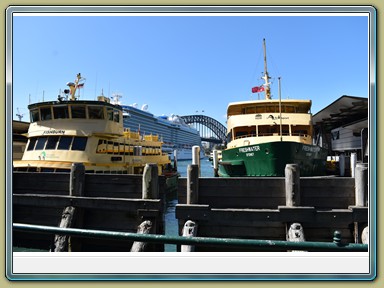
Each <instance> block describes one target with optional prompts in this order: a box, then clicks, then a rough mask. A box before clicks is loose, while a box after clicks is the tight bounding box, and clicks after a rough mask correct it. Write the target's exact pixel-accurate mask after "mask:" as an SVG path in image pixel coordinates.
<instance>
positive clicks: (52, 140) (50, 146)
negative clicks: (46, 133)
mask: <svg viewBox="0 0 384 288" xmlns="http://www.w3.org/2000/svg"><path fill="white" fill-rule="evenodd" d="M59 138H60V137H59V136H50V137H48V141H47V145H46V146H45V149H46V150H54V149H56V146H57V142H58V141H59Z"/></svg>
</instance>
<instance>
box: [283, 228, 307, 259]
mask: <svg viewBox="0 0 384 288" xmlns="http://www.w3.org/2000/svg"><path fill="white" fill-rule="evenodd" d="M287 241H288V242H305V236H304V228H303V226H302V225H301V224H300V223H292V224H291V225H290V227H289V229H288V232H287ZM291 252H306V251H301V250H292V251H291Z"/></svg>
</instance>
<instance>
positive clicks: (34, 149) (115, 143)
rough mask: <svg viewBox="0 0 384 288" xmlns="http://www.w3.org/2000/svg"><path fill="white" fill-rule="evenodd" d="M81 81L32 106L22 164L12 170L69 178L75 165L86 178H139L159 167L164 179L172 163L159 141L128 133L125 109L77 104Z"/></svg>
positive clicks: (105, 102) (105, 101) (104, 101)
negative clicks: (53, 98) (149, 166)
mask: <svg viewBox="0 0 384 288" xmlns="http://www.w3.org/2000/svg"><path fill="white" fill-rule="evenodd" d="M82 79H83V78H82V77H81V75H80V73H79V74H78V75H77V78H76V80H75V82H74V83H72V82H69V83H67V85H68V86H69V89H66V90H64V95H65V97H61V95H59V97H58V100H57V101H51V102H40V103H35V104H31V105H29V106H28V109H29V110H30V120H31V123H30V126H29V129H28V133H27V134H26V136H27V138H28V143H27V146H26V149H25V152H24V154H23V157H22V159H21V160H19V161H14V162H13V166H14V170H15V171H30V172H40V171H41V172H65V171H68V170H70V169H71V166H72V163H75V162H76V163H83V164H84V166H85V169H86V172H87V173H118V174H141V173H142V172H143V169H144V167H145V164H147V163H155V164H157V165H158V168H159V169H158V171H159V174H163V172H164V171H165V170H166V169H167V168H168V167H169V166H170V163H171V161H170V159H169V157H168V155H166V154H165V153H163V152H162V142H161V141H160V140H159V137H158V136H157V135H140V133H139V132H132V131H130V130H129V129H124V127H123V114H122V113H123V111H122V107H121V106H120V105H114V104H112V103H110V101H109V98H107V97H104V96H103V95H102V96H99V97H98V99H97V100H77V99H76V97H75V92H76V90H77V89H78V88H79V87H80V85H82V84H83V83H82ZM68 96H69V97H70V98H69V99H68Z"/></svg>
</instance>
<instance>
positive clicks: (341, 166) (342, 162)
mask: <svg viewBox="0 0 384 288" xmlns="http://www.w3.org/2000/svg"><path fill="white" fill-rule="evenodd" d="M339 170H340V176H342V177H344V175H345V155H344V153H341V154H340V156H339Z"/></svg>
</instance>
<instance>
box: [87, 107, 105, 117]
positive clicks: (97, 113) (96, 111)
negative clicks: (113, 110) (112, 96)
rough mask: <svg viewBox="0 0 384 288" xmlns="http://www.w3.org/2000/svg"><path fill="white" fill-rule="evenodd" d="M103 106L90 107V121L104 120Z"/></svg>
mask: <svg viewBox="0 0 384 288" xmlns="http://www.w3.org/2000/svg"><path fill="white" fill-rule="evenodd" d="M103 108H104V107H103V106H88V117H89V119H104V113H103V112H104V109H103Z"/></svg>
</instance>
